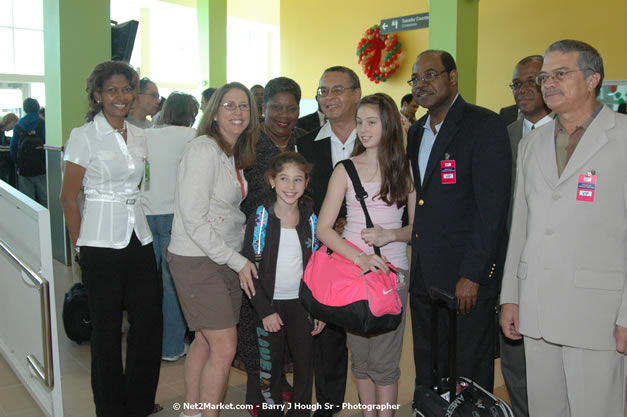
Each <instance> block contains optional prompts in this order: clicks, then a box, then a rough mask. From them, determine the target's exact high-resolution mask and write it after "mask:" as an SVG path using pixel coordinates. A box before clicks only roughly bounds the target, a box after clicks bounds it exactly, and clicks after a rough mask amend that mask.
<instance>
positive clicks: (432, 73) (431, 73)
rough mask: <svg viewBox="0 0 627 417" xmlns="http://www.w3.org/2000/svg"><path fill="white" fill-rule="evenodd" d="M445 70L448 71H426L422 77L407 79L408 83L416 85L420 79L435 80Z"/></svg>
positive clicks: (411, 85)
mask: <svg viewBox="0 0 627 417" xmlns="http://www.w3.org/2000/svg"><path fill="white" fill-rule="evenodd" d="M445 72H448V71H447V70H444V71H440V72H435V71H429V72H426V73H425V75H423V76H422V77H412V79H411V80H407V84H409V86H410V87H415V86H417V85H418V83H419V82H420V81H424V82H426V83H430V82H431V81H433V80H435V79H436V78H437V77H439V76H440V75H442V74H444V73H445Z"/></svg>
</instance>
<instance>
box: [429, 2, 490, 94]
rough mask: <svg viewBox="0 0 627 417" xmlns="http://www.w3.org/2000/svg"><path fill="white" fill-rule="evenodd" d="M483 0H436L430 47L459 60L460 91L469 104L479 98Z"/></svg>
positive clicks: (431, 24) (433, 8)
mask: <svg viewBox="0 0 627 417" xmlns="http://www.w3.org/2000/svg"><path fill="white" fill-rule="evenodd" d="M478 33H479V0H432V1H431V2H430V10H429V47H430V48H431V49H442V50H445V51H447V52H449V53H450V54H451V55H453V57H454V58H455V61H456V62H457V69H458V71H459V92H460V94H461V95H462V96H463V97H464V100H466V101H467V102H469V103H475V101H476V98H477V52H478V48H477V44H478Z"/></svg>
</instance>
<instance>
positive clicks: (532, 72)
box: [499, 55, 553, 417]
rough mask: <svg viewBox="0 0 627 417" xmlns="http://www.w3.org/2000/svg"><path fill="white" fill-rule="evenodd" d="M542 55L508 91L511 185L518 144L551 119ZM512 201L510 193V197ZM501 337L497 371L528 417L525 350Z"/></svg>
mask: <svg viewBox="0 0 627 417" xmlns="http://www.w3.org/2000/svg"><path fill="white" fill-rule="evenodd" d="M542 62H543V58H542V55H531V56H528V57H526V58H523V59H521V60H520V61H519V62H518V64H516V68H514V74H513V75H512V83H511V84H510V85H509V87H510V88H511V89H512V93H513V95H514V100H515V101H516V106H517V107H518V108H519V109H520V113H521V114H522V117H521V118H519V119H518V120H516V121H515V122H513V123H511V124H510V125H509V126H507V133H508V134H509V142H510V145H511V148H512V185H513V183H514V175H515V173H516V156H517V155H518V143H519V142H520V140H521V139H522V138H523V136H525V135H526V134H527V133H529V132H530V131H532V130H533V129H535V128H536V127H540V126H542V125H543V124H546V123H548V122H550V121H551V120H553V119H552V117H551V116H550V115H549V113H550V110H549V108H548V107H547V105H546V104H545V103H544V100H543V99H542V91H540V87H539V86H538V85H537V84H536V77H537V76H538V74H540V71H541V70H542ZM512 200H513V193H512ZM511 223H512V201H511V200H510V208H509V213H508V216H507V230H508V235H509V228H510V225H511ZM499 335H500V337H501V343H500V347H501V371H502V372H503V379H505V385H506V386H507V393H508V394H509V399H510V402H511V404H512V409H513V411H514V415H515V416H516V417H528V416H529V407H528V405H527V377H526V375H525V372H526V366H525V347H524V345H523V343H522V340H511V339H508V338H506V337H504V336H503V333H502V332H499Z"/></svg>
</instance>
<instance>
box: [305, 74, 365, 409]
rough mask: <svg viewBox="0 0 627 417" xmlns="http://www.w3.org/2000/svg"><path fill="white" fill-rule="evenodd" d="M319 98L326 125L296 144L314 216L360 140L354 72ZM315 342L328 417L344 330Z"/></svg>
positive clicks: (344, 356)
mask: <svg viewBox="0 0 627 417" xmlns="http://www.w3.org/2000/svg"><path fill="white" fill-rule="evenodd" d="M317 96H318V102H319V104H320V108H321V110H322V112H323V113H324V114H325V115H326V116H327V120H328V121H327V123H325V124H324V126H322V127H320V128H318V129H315V130H313V131H312V132H309V133H308V134H306V135H305V136H302V137H300V138H299V139H298V140H297V142H296V143H297V149H298V152H299V153H301V154H302V155H303V156H304V157H305V158H306V159H307V161H309V162H310V163H312V164H313V166H314V168H313V173H312V177H311V184H312V189H313V200H314V211H315V212H316V214H318V213H319V212H320V207H322V202H323V201H324V197H325V195H326V193H327V185H328V183H329V178H331V174H332V173H333V168H334V167H335V165H336V164H337V163H338V162H339V161H341V160H343V159H348V158H350V155H351V153H352V152H353V147H354V145H355V141H356V140H357V129H356V128H357V122H356V119H355V116H356V110H357V104H358V103H359V100H360V98H361V84H360V82H359V78H358V77H357V74H355V72H354V71H353V70H351V69H350V68H346V67H342V66H336V67H331V68H328V69H326V70H325V71H324V73H323V74H322V78H320V83H319V86H318V94H317ZM345 217H346V209H345V208H343V209H342V210H341V211H340V215H339V217H338V220H337V221H336V224H335V230H336V232H338V233H340V234H341V233H342V231H343V230H344V225H345V224H346V218H345ZM314 343H315V346H314V374H315V381H316V399H317V400H318V404H319V406H320V407H321V408H320V409H319V410H317V411H316V412H315V413H314V417H330V416H331V415H332V414H333V413H335V412H339V411H341V409H342V403H343V402H344V392H345V389H346V372H347V367H348V351H347V349H346V331H345V330H344V329H342V328H340V327H338V326H335V325H333V324H331V323H327V327H326V328H325V329H324V332H322V333H320V334H319V335H318V336H316V338H315V342H314Z"/></svg>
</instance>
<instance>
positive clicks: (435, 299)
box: [429, 287, 457, 402]
mask: <svg viewBox="0 0 627 417" xmlns="http://www.w3.org/2000/svg"><path fill="white" fill-rule="evenodd" d="M429 293H430V295H431V385H432V386H433V387H434V388H435V390H436V392H437V393H438V394H442V393H441V392H439V391H440V381H439V379H440V378H439V376H438V351H439V349H438V305H439V304H440V303H443V304H444V305H445V307H446V310H447V311H448V313H449V340H448V366H449V402H453V401H454V400H455V396H456V395H457V375H456V373H457V366H456V360H457V357H456V354H457V349H456V347H457V297H455V296H454V295H451V294H449V293H447V292H445V291H443V290H441V289H439V288H435V287H431V289H430V291H429Z"/></svg>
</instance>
